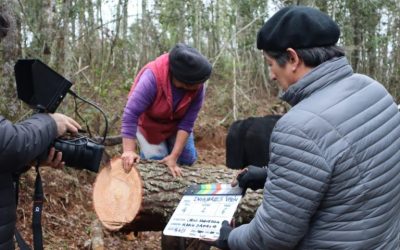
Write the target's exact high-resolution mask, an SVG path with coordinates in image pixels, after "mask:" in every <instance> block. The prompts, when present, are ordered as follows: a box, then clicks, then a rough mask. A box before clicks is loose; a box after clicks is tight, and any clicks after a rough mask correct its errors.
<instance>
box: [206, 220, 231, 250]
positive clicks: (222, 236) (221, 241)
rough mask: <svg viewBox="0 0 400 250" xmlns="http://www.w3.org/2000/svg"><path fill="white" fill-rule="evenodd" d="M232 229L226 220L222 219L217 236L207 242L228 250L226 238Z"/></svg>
mask: <svg viewBox="0 0 400 250" xmlns="http://www.w3.org/2000/svg"><path fill="white" fill-rule="evenodd" d="M232 230H233V227H231V226H230V225H229V222H228V221H227V220H224V221H223V222H222V226H221V229H220V230H219V238H218V239H217V240H216V241H211V242H208V244H209V245H210V246H214V247H218V248H219V249H222V250H229V245H228V238H229V234H230V233H231V231H232Z"/></svg>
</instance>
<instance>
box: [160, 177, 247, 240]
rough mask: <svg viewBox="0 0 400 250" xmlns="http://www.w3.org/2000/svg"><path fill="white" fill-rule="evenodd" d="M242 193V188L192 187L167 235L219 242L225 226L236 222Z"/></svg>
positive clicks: (207, 185) (178, 208)
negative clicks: (233, 221) (234, 216)
mask: <svg viewBox="0 0 400 250" xmlns="http://www.w3.org/2000/svg"><path fill="white" fill-rule="evenodd" d="M242 191H243V190H242V189H241V188H240V187H238V186H237V187H231V185H230V184H220V183H218V184H201V185H192V186H190V187H189V188H188V189H187V190H186V191H185V193H184V195H183V197H182V199H181V201H180V202H179V204H178V207H177V208H176V209H175V211H174V213H173V215H172V216H171V218H170V220H169V221H168V224H167V226H166V227H165V229H164V231H163V233H164V235H170V236H180V237H188V238H207V239H218V236H219V230H220V228H221V224H222V222H223V221H224V220H227V221H231V220H232V217H233V214H234V213H235V211H236V208H237V206H238V205H239V202H240V199H241V198H242Z"/></svg>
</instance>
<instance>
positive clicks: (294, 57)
mask: <svg viewBox="0 0 400 250" xmlns="http://www.w3.org/2000/svg"><path fill="white" fill-rule="evenodd" d="M286 52H287V53H288V56H289V60H288V62H289V65H290V67H291V70H292V71H293V72H294V71H296V70H297V69H298V67H299V65H300V63H301V60H300V57H299V55H298V54H297V52H296V51H295V50H294V49H292V48H288V49H287V50H286Z"/></svg>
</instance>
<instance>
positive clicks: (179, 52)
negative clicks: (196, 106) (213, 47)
mask: <svg viewBox="0 0 400 250" xmlns="http://www.w3.org/2000/svg"><path fill="white" fill-rule="evenodd" d="M169 69H170V70H171V73H172V75H173V76H174V77H175V78H176V79H178V80H179V81H181V82H183V83H189V84H195V83H203V82H205V81H207V80H208V78H210V75H211V71H212V66H211V64H210V62H209V61H208V60H207V58H206V57H205V56H203V55H202V54H200V52H198V51H197V50H196V49H195V48H192V47H190V46H188V45H186V44H183V43H178V44H176V45H175V47H174V48H172V50H171V51H170V52H169Z"/></svg>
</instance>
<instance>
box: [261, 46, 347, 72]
mask: <svg viewBox="0 0 400 250" xmlns="http://www.w3.org/2000/svg"><path fill="white" fill-rule="evenodd" d="M295 51H296V53H297V55H298V56H299V58H300V59H301V60H302V61H303V62H304V64H305V65H306V66H307V67H316V66H318V65H320V64H321V63H324V62H326V61H328V60H330V59H332V58H334V57H340V56H344V55H345V52H344V49H343V48H342V47H340V46H336V45H332V46H325V47H314V48H307V49H295ZM265 53H267V55H268V56H270V57H272V58H273V59H275V60H276V62H277V63H278V64H279V66H284V65H285V64H286V63H287V62H288V61H289V59H290V58H289V53H288V52H287V51H265Z"/></svg>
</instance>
